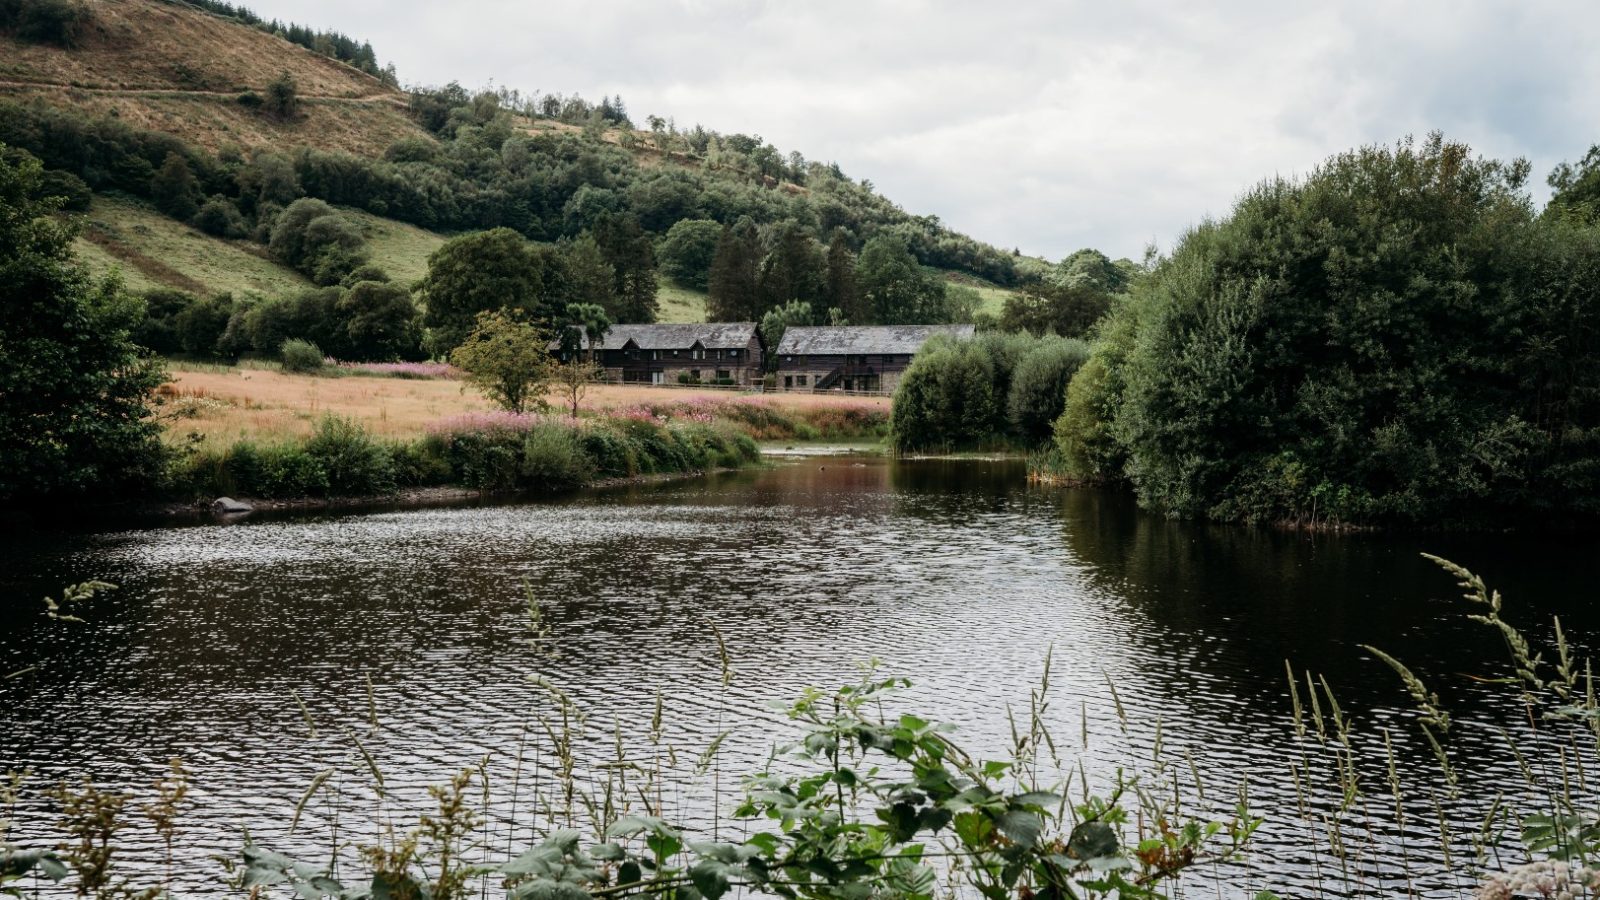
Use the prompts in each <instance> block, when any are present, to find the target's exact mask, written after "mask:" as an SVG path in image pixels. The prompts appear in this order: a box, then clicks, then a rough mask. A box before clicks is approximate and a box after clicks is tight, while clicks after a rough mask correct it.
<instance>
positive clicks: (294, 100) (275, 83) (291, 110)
mask: <svg viewBox="0 0 1600 900" xmlns="http://www.w3.org/2000/svg"><path fill="white" fill-rule="evenodd" d="M262 109H264V110H265V111H266V112H267V114H268V115H270V116H272V117H273V118H276V119H278V120H279V121H283V122H290V121H293V120H295V119H297V118H299V117H300V89H299V86H298V85H297V84H295V80H294V76H293V75H291V74H289V70H288V69H285V70H283V71H282V72H279V73H278V77H277V78H274V79H272V81H271V82H269V83H268V84H267V95H266V98H265V102H264V103H263V104H262Z"/></svg>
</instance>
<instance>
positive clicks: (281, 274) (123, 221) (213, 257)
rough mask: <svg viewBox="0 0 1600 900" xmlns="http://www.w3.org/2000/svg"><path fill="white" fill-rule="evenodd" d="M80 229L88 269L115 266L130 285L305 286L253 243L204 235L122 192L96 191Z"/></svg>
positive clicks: (279, 289) (246, 290)
mask: <svg viewBox="0 0 1600 900" xmlns="http://www.w3.org/2000/svg"><path fill="white" fill-rule="evenodd" d="M82 229H83V230H82V233H81V234H80V235H79V237H78V240H77V250H78V253H79V254H80V255H81V256H82V257H83V259H84V260H85V261H86V262H87V263H88V264H89V268H90V269H91V270H92V271H94V272H95V273H96V274H104V273H106V272H109V271H110V270H111V269H113V268H116V269H120V270H121V272H122V277H123V280H124V281H126V282H127V284H128V286H129V287H131V288H133V289H135V290H145V289H148V288H154V287H166V288H177V289H178V290H183V291H189V292H191V293H195V294H210V293H219V292H223V291H227V292H232V293H234V294H251V293H254V294H263V295H273V294H283V293H288V292H290V291H295V290H299V289H301V288H305V287H309V286H310V285H311V282H309V281H307V280H306V278H305V276H303V275H301V274H300V273H298V272H296V271H294V270H293V269H290V268H287V267H285V266H282V265H280V264H278V263H277V262H275V261H273V260H272V259H269V258H267V257H266V256H265V254H264V252H263V251H262V250H261V248H260V245H258V244H253V243H250V242H248V241H224V240H221V239H218V238H214V237H210V236H209V235H205V234H202V233H200V232H198V231H196V230H195V229H193V228H190V227H189V226H187V225H185V224H183V223H181V222H176V221H174V220H172V219H169V218H167V217H166V216H164V215H162V214H160V213H158V212H156V211H155V210H153V209H151V208H150V207H149V206H147V205H145V204H143V203H140V202H138V201H134V200H130V199H128V198H125V197H115V196H110V195H104V194H102V195H99V196H96V197H95V200H94V206H93V207H92V208H91V209H90V210H89V211H88V212H87V213H84V214H83V216H82Z"/></svg>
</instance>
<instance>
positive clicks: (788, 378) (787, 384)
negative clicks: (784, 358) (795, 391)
mask: <svg viewBox="0 0 1600 900" xmlns="http://www.w3.org/2000/svg"><path fill="white" fill-rule="evenodd" d="M783 387H784V389H785V390H788V389H789V388H792V387H794V376H793V375H785V376H783Z"/></svg>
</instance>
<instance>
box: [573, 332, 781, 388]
mask: <svg viewBox="0 0 1600 900" xmlns="http://www.w3.org/2000/svg"><path fill="white" fill-rule="evenodd" d="M583 346H584V347H585V348H587V347H588V343H587V341H585V342H584V344H583ZM551 349H552V350H557V349H558V345H557V344H552V345H551ZM762 351H763V347H762V345H761V332H760V329H758V328H756V325H755V323H754V322H720V323H719V322H712V323H704V324H676V325H613V326H611V330H610V331H607V332H606V334H605V337H604V338H603V339H601V340H600V341H597V342H596V343H595V346H594V353H595V362H596V363H598V364H599V365H600V367H601V368H602V369H604V370H605V378H606V380H607V381H620V382H623V383H626V384H685V383H687V384H722V385H736V386H740V387H750V386H753V385H759V384H760V383H761V375H762V368H761V367H762V365H763V364H764V362H765V360H764V358H763V353H762Z"/></svg>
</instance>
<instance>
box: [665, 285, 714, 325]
mask: <svg viewBox="0 0 1600 900" xmlns="http://www.w3.org/2000/svg"><path fill="white" fill-rule="evenodd" d="M656 303H657V304H659V309H658V310H657V313H656V321H658V322H704V321H705V320H706V295H705V292H703V291H697V290H695V289H694V288H692V287H685V286H684V285H681V284H679V283H677V282H676V281H673V280H672V279H670V278H666V277H662V278H661V280H660V284H659V286H658V289H657V291H656Z"/></svg>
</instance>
